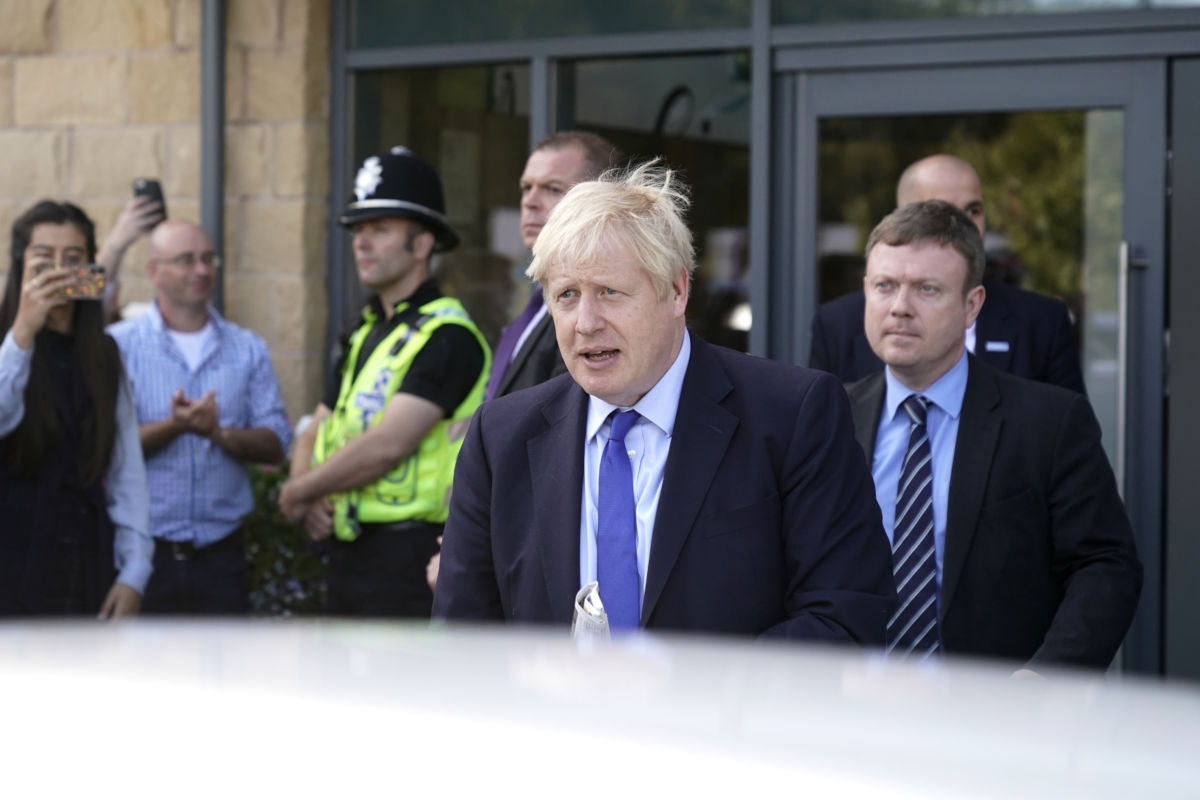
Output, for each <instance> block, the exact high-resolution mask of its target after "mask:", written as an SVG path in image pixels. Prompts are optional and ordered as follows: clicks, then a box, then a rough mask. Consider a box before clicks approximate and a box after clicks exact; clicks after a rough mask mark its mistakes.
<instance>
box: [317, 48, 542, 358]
mask: <svg viewBox="0 0 1200 800" xmlns="http://www.w3.org/2000/svg"><path fill="white" fill-rule="evenodd" d="M353 119H354V128H353V133H352V142H353V152H352V153H351V156H350V158H351V161H350V164H349V165H348V166H349V170H348V173H347V174H348V175H349V176H351V178H353V175H354V173H355V170H356V169H357V167H358V165H359V164H361V163H362V161H363V159H365V158H366V157H367V156H369V155H371V154H372V153H378V152H381V151H383V150H386V149H388V148H390V147H392V146H394V145H398V144H402V145H405V146H407V147H409V148H410V149H412V150H413V151H414V152H416V153H417V154H419V155H421V156H422V157H424V158H425V159H427V160H428V161H429V162H430V163H432V164H433V165H434V166H435V167H436V168H437V170H438V173H439V174H440V176H441V179H442V185H443V188H444V190H445V195H446V212H447V214H448V216H449V217H450V223H451V225H453V227H454V229H455V231H456V232H457V233H458V235H459V237H460V240H461V241H460V244H459V246H458V248H457V249H455V250H453V251H451V252H450V253H446V254H445V255H443V256H441V257H440V259H439V261H438V264H437V265H436V271H437V276H438V280H439V282H440V283H441V286H442V289H443V291H445V292H446V293H447V294H449V295H453V296H455V297H457V298H459V299H460V300H461V301H462V302H463V305H464V306H466V308H467V311H468V312H469V313H470V314H471V317H472V318H473V319H474V320H475V322H476V324H477V325H478V326H479V328H480V330H481V331H482V332H483V334H484V336H485V337H487V339H488V341H489V342H492V343H493V344H494V343H495V341H496V339H497V338H498V336H499V331H500V328H501V327H503V325H504V324H505V323H506V322H507V321H508V319H509V316H510V314H511V311H510V309H511V307H512V306H513V304H514V303H516V306H517V308H520V306H521V305H523V304H524V298H523V297H522V298H520V301H519V302H516V301H515V300H514V297H513V295H514V293H515V292H516V291H517V289H518V287H519V286H522V285H528V282H527V281H526V280H525V277H524V275H522V274H521V272H522V270H523V269H524V267H525V263H526V261H527V255H528V254H527V251H526V250H525V248H524V245H523V244H522V242H521V237H520V230H519V225H518V221H517V218H518V202H519V198H518V193H517V185H518V183H519V181H520V177H521V171H522V170H523V169H524V166H525V157H526V155H527V154H528V149H529V68H528V66H527V65H525V64H491V65H483V66H468V67H442V68H419V69H397V70H386V71H376V72H363V73H358V74H356V75H355V77H354V89H353ZM335 193H336V194H335V196H336V197H337V198H338V200H339V201H340V202H344V201H345V198H346V197H348V196H349V193H350V187H349V186H345V187H336V189H335ZM346 252H347V254H349V242H348V241H347V250H346ZM345 263H346V264H347V265H348V268H347V269H346V270H345V271H344V274H343V281H344V286H345V289H346V292H345V296H346V298H347V301H346V302H347V307H346V308H345V309H343V312H344V313H345V314H346V319H349V320H354V319H357V316H358V311H359V309H360V308H361V307H362V303H363V301H364V300H365V297H366V295H365V292H364V290H363V289H362V287H361V286H360V285H359V283H358V278H357V275H356V274H355V271H354V268H353V264H354V260H353V258H352V257H349V255H347V258H346V260H345Z"/></svg>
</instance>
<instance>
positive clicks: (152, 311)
mask: <svg viewBox="0 0 1200 800" xmlns="http://www.w3.org/2000/svg"><path fill="white" fill-rule="evenodd" d="M146 317H147V318H148V319H149V320H150V326H151V328H153V329H154V331H155V333H163V332H164V331H166V330H167V323H166V322H164V321H163V318H162V312H161V311H159V309H158V301H157V300H155V301H154V302H153V303H151V304H150V308H149V309H148V310H147V311H146ZM208 321H209V322H211V323H212V326H213V330H219V329H220V327H221V326H222V325H223V324H224V323H225V318H224V317H222V316H221V314H220V312H218V311H217V309H215V308H213V306H212V305H209V306H208Z"/></svg>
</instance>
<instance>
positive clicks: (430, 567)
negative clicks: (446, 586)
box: [425, 536, 442, 592]
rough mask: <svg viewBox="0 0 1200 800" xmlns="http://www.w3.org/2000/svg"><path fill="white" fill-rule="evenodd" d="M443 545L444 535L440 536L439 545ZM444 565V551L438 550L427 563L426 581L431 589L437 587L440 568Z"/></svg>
mask: <svg viewBox="0 0 1200 800" xmlns="http://www.w3.org/2000/svg"><path fill="white" fill-rule="evenodd" d="M441 546H442V537H440V536H439V537H438V547H441ZM441 566H442V551H441V550H438V551H437V552H436V553H434V554H433V557H432V558H430V559H429V563H428V564H426V565H425V582H426V583H428V584H429V591H431V592H432V591H434V590H435V589H437V578H438V569H439V568H441Z"/></svg>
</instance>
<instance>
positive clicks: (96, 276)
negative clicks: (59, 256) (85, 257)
mask: <svg viewBox="0 0 1200 800" xmlns="http://www.w3.org/2000/svg"><path fill="white" fill-rule="evenodd" d="M50 269H65V270H70V272H71V280H70V281H69V282H68V283H67V284H66V286H64V287H63V288H62V289H60V290H59V291H58V292H56V294H58V295H62V296H64V297H69V298H71V299H72V300H100V299H102V298H103V297H104V282H105V277H104V266H103V265H101V264H76V265H74V266H70V267H64V266H62V265H60V264H39V265H38V266H36V267H35V268H34V271H35V272H36V273H37V274H39V275H40V274H42V273H43V272H45V271H46V270H50Z"/></svg>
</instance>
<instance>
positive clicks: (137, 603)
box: [97, 583, 142, 619]
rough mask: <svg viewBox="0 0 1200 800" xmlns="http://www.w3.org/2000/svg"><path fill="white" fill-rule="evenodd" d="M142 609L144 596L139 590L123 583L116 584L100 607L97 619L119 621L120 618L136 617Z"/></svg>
mask: <svg viewBox="0 0 1200 800" xmlns="http://www.w3.org/2000/svg"><path fill="white" fill-rule="evenodd" d="M141 608H142V596H141V594H139V593H138V591H137V589H134V588H133V587H132V586H126V585H125V584H123V583H114V584H113V585H112V588H111V589H109V590H108V596H107V597H105V598H104V604H103V605H101V606H100V613H99V615H97V619H117V618H119V617H136V616H137V613H138V611H140V610H141Z"/></svg>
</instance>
